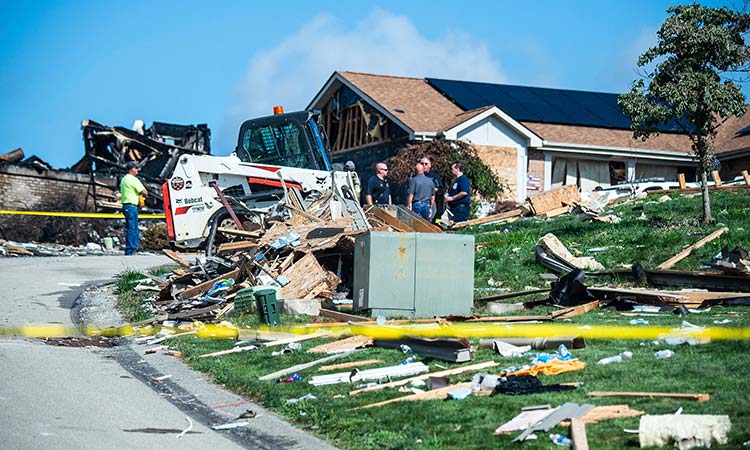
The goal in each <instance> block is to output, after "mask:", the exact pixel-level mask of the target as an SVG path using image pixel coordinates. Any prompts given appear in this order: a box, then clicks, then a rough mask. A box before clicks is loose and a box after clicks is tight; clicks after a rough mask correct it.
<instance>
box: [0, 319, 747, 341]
mask: <svg viewBox="0 0 750 450" xmlns="http://www.w3.org/2000/svg"><path fill="white" fill-rule="evenodd" d="M335 328H339V329H341V328H342V327H341V326H340V325H338V326H336V327H335ZM344 328H346V327H344ZM348 328H349V330H348V331H349V332H350V333H351V334H356V335H362V336H370V337H372V338H375V339H384V340H395V339H401V338H404V337H407V336H411V337H425V338H439V337H445V338H447V337H451V338H475V339H476V338H492V337H498V338H500V337H525V338H538V337H551V336H580V337H583V338H586V339H649V340H652V339H659V338H667V337H684V338H691V339H699V340H701V339H708V340H712V341H722V340H748V339H750V328H726V327H713V328H671V327H662V326H658V327H657V326H639V327H633V326H612V325H599V326H589V325H572V324H517V325H513V324H486V323H482V324H477V323H464V324H452V325H438V324H419V325H401V326H388V325H384V326H379V325H355V324H351V325H350V327H348ZM170 329H171V328H170ZM157 331H158V327H156V326H147V327H141V328H139V327H133V326H132V325H123V326H119V327H104V328H102V327H93V326H89V327H85V328H82V329H81V328H77V327H74V326H66V325H58V324H28V325H24V326H21V327H7V326H6V327H0V335H10V336H24V337H35V338H44V337H73V336H81V335H85V336H106V337H116V336H129V335H133V334H135V333H139V334H155V333H156V332H157ZM197 331H198V333H197V335H198V337H201V338H211V339H236V338H237V337H239V336H250V335H252V334H253V333H257V332H258V331H275V332H291V333H296V334H311V333H319V332H320V329H319V328H318V329H309V328H305V327H300V326H291V327H273V328H270V327H262V328H261V329H260V330H246V329H238V328H234V327H231V326H225V325H212V324H206V325H201V326H200V327H199V328H198V330H197Z"/></svg>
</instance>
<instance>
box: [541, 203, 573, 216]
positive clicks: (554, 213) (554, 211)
mask: <svg viewBox="0 0 750 450" xmlns="http://www.w3.org/2000/svg"><path fill="white" fill-rule="evenodd" d="M568 211H570V207H569V206H563V207H561V208H556V209H552V210H549V211H547V212H545V213H544V214H542V218H543V219H551V218H553V217H557V216H562V215H563V214H567V213H568Z"/></svg>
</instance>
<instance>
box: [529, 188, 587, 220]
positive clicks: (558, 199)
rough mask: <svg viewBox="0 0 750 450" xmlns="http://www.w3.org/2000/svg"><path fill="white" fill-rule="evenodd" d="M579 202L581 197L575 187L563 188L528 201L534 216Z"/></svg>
mask: <svg viewBox="0 0 750 450" xmlns="http://www.w3.org/2000/svg"><path fill="white" fill-rule="evenodd" d="M580 201H581V195H580V194H579V193H578V186H576V185H570V186H563V187H561V188H558V189H553V190H551V191H547V192H543V193H541V194H539V195H535V196H534V197H529V199H528V202H529V204H530V205H531V210H532V212H533V213H534V215H536V216H538V215H540V214H544V213H546V212H547V211H552V210H555V209H559V208H562V207H563V206H568V205H572V204H573V202H580Z"/></svg>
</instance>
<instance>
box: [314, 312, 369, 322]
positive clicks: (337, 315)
mask: <svg viewBox="0 0 750 450" xmlns="http://www.w3.org/2000/svg"><path fill="white" fill-rule="evenodd" d="M320 315H321V316H323V317H328V318H329V319H334V320H339V321H341V322H373V321H372V320H370V319H368V318H367V317H362V316H355V315H354V314H347V313H343V312H340V311H334V310H332V309H325V308H320ZM322 325H327V324H322Z"/></svg>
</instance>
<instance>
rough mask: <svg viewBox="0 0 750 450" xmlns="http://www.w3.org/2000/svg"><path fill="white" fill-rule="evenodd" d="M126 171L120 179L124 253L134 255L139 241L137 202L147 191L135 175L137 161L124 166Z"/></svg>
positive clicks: (136, 172) (136, 173)
mask: <svg viewBox="0 0 750 450" xmlns="http://www.w3.org/2000/svg"><path fill="white" fill-rule="evenodd" d="M125 167H126V168H127V169H128V173H127V174H125V176H124V177H122V181H120V201H121V202H122V213H123V214H124V215H125V254H126V255H135V252H137V251H138V244H139V243H140V231H139V230H138V204H139V200H140V196H141V195H142V196H144V197H146V196H147V195H148V192H147V191H146V188H145V187H144V186H143V183H141V180H139V179H138V178H137V177H136V175H138V170H139V169H138V163H136V162H135V161H130V162H129V163H128V164H127V165H126V166H125Z"/></svg>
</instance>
